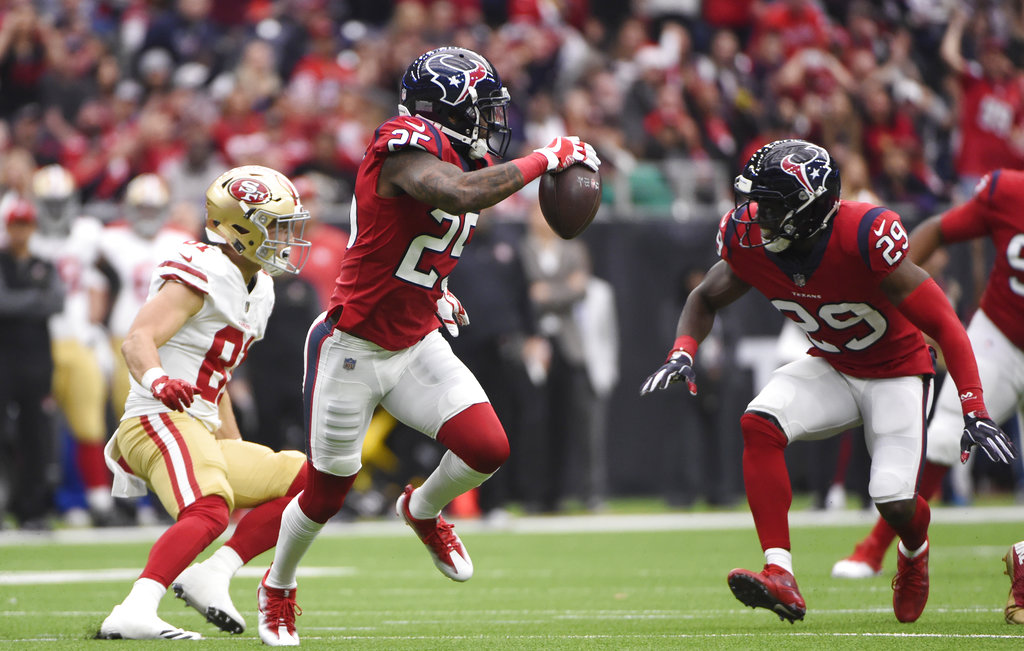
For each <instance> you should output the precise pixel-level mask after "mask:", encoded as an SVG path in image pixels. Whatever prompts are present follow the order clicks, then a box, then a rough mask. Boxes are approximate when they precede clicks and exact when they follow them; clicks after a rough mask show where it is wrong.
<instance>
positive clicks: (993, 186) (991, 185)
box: [988, 169, 1003, 201]
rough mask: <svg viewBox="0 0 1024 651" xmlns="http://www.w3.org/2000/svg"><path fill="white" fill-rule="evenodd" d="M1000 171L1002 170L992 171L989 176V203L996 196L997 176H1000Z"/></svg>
mask: <svg viewBox="0 0 1024 651" xmlns="http://www.w3.org/2000/svg"><path fill="white" fill-rule="evenodd" d="M1002 171H1003V170H1001V169H998V170H994V171H993V172H992V174H991V179H992V180H991V181H989V184H988V200H989V201H992V199H993V198H995V196H996V184H997V183H999V176H1000V174H1002Z"/></svg>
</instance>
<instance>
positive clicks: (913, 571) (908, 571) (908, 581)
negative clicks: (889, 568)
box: [892, 554, 925, 590]
mask: <svg viewBox="0 0 1024 651" xmlns="http://www.w3.org/2000/svg"><path fill="white" fill-rule="evenodd" d="M923 558H925V556H924V555H923V554H922V555H920V556H917V557H915V558H907V557H905V556H904V557H903V558H902V559H901V560H903V563H898V564H897V565H902V567H899V569H897V571H896V576H894V577H892V589H893V590H896V589H899V588H903V589H909V590H923V589H924V586H925V575H924V573H923V572H921V571H920V570H919V568H920V565H921V562H922V559H923Z"/></svg>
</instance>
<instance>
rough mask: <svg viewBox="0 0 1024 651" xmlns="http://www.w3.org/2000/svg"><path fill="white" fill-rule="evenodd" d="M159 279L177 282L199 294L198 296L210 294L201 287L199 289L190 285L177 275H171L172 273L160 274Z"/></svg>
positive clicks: (192, 284)
mask: <svg viewBox="0 0 1024 651" xmlns="http://www.w3.org/2000/svg"><path fill="white" fill-rule="evenodd" d="M160 277H161V278H163V279H164V280H173V281H175V282H179V283H181V284H182V285H184V286H186V287H189V288H191V289H193V290H195V291H197V292H199V293H200V294H209V293H210V292H208V291H206V290H205V289H203V288H202V287H199V286H198V285H196V284H195V283H190V282H189V281H187V280H185V279H184V278H182V277H181V276H179V275H178V274H173V273H168V274H160Z"/></svg>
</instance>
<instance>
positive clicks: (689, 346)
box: [668, 335, 697, 361]
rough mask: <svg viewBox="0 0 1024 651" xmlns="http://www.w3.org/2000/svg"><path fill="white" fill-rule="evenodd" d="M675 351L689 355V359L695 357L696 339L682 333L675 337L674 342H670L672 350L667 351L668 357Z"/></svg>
mask: <svg viewBox="0 0 1024 651" xmlns="http://www.w3.org/2000/svg"><path fill="white" fill-rule="evenodd" d="M677 352H684V353H686V354H687V355H689V356H690V360H691V361H692V360H694V359H696V356H697V340H696V339H694V338H693V337H691V336H690V335H683V336H681V337H676V340H675V343H673V344H672V350H671V351H669V353H668V359H671V358H672V356H673V355H675V354H676V353H677Z"/></svg>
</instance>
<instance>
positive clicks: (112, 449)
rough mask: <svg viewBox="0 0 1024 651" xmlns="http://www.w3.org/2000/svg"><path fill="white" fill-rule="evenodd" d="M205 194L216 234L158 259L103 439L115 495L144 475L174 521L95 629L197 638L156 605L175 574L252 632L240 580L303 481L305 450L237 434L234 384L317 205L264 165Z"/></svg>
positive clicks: (197, 598) (135, 490)
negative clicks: (239, 602) (237, 601)
mask: <svg viewBox="0 0 1024 651" xmlns="http://www.w3.org/2000/svg"><path fill="white" fill-rule="evenodd" d="M206 196H207V216H206V225H207V235H208V237H209V239H210V240H211V241H212V242H213V244H203V243H200V242H184V243H182V244H181V245H179V247H178V249H177V251H176V252H175V254H174V255H172V256H171V257H169V258H168V259H167V260H165V261H164V262H162V263H160V264H159V265H158V266H157V268H156V270H155V271H154V273H153V276H152V279H151V282H150V287H149V297H148V298H147V300H146V303H145V304H144V305H143V306H142V308H141V309H140V310H139V313H138V315H137V316H136V318H135V320H134V321H133V322H132V325H131V327H130V328H129V330H128V333H127V336H126V337H125V341H124V344H123V346H122V348H121V351H122V353H123V354H124V358H125V362H126V363H127V365H128V370H129V371H130V373H131V391H130V393H129V395H128V399H127V400H126V402H125V410H124V416H123V417H122V419H121V423H120V425H119V427H118V429H117V431H116V432H115V433H114V436H113V438H111V440H110V442H109V443H108V444H107V449H106V454H107V460H108V465H109V466H110V468H111V470H112V471H113V472H114V476H115V478H114V492H115V494H116V495H122V496H126V497H129V496H131V495H139V494H142V493H143V492H144V491H145V489H146V487H148V488H149V489H151V490H152V491H153V492H154V493H156V495H157V497H158V498H159V499H160V502H161V503H162V504H163V506H164V508H165V509H167V512H168V513H170V514H171V515H172V516H173V517H174V518H175V519H176V522H175V523H174V524H173V525H171V527H170V528H169V529H167V531H165V532H164V533H163V535H162V536H161V537H160V538H159V539H158V540H157V541H156V543H154V545H153V547H152V549H151V550H150V553H149V558H148V560H147V562H146V566H145V568H144V569H143V571H142V574H141V575H140V577H139V579H138V580H137V581H136V582H135V584H134V585H133V587H132V589H131V592H130V593H129V594H128V596H127V597H126V598H125V599H124V601H123V602H121V603H120V604H119V605H117V606H115V607H114V609H113V611H112V612H111V613H110V615H109V616H108V617H107V618H106V619H105V620H104V621H103V624H102V625H101V627H100V630H99V632H98V633H97V637H98V638H103V639H122V638H123V639H160V638H163V639H174V640H178V639H198V638H199V637H200V635H199V634H198V633H195V632H192V631H187V630H183V629H180V628H178V627H176V626H172V625H171V624H168V623H167V622H165V621H163V620H162V619H161V618H160V617H159V616H158V615H157V606H158V604H159V602H160V599H161V598H162V597H163V595H164V593H165V592H166V591H167V588H168V587H169V586H171V585H172V584H173V587H174V592H175V594H176V595H177V596H178V597H180V598H182V599H184V600H185V602H186V603H187V604H188V605H189V606H192V607H193V608H195V609H196V610H198V611H199V612H200V613H201V614H203V615H204V616H205V617H206V619H207V620H208V621H209V622H211V623H213V624H215V625H216V626H217V627H218V628H220V629H221V630H224V631H227V632H231V633H241V632H242V631H244V630H245V620H244V619H243V618H242V616H241V614H240V613H239V612H238V610H237V609H236V608H235V607H234V605H233V604H232V602H231V598H230V596H229V593H228V586H229V582H230V579H231V577H232V576H233V575H234V573H235V572H236V571H237V570H238V568H240V567H241V566H242V565H243V564H245V563H246V562H248V561H249V560H250V559H251V558H253V557H254V556H256V555H258V554H260V553H262V552H264V551H266V550H267V549H270V548H271V547H273V546H274V544H275V543H276V541H277V532H278V529H279V527H280V520H281V512H282V511H283V510H284V507H285V506H286V505H287V503H288V501H289V500H290V499H291V496H294V495H295V494H297V493H298V492H299V491H300V490H301V488H302V487H303V486H304V483H305V474H306V473H305V468H306V466H305V455H304V454H302V453H301V452H296V451H285V452H274V451H273V450H271V449H270V448H267V447H265V446H262V445H257V444H255V443H249V442H246V441H243V440H241V433H240V432H239V429H238V425H237V423H236V421H235V418H234V416H233V414H232V410H231V401H230V398H229V397H228V393H227V391H225V386H226V385H227V383H228V381H229V380H230V379H231V375H232V373H233V371H234V370H235V368H237V367H238V365H239V364H240V363H241V362H242V360H243V359H244V358H245V356H246V353H247V352H248V350H249V347H250V346H251V345H252V344H253V343H254V342H256V341H258V340H259V339H261V338H262V337H263V334H264V331H265V329H266V325H267V318H268V317H269V315H270V312H271V310H272V309H273V307H274V284H273V280H272V278H271V274H277V273H285V272H287V273H298V271H299V270H300V269H301V267H302V265H303V264H304V261H305V258H306V255H307V253H308V251H309V243H308V242H306V241H305V240H303V239H302V230H303V226H304V224H305V221H306V220H307V219H308V218H309V213H308V212H307V211H306V210H305V209H303V207H302V203H301V201H300V200H299V196H298V193H297V192H296V191H295V187H294V186H293V185H292V183H291V181H289V180H288V179H287V178H286V177H285V176H283V175H282V174H280V173H278V172H276V171H274V170H272V169H269V168H266V167H261V166H256V165H249V166H244V167H238V168H235V169H232V170H229V171H228V172H226V173H224V174H223V175H221V176H220V177H219V178H218V179H217V180H216V181H214V182H213V184H212V185H211V186H210V188H209V190H208V191H207V195H206ZM296 399H299V396H298V395H296ZM234 508H248V509H251V510H250V511H249V512H248V513H247V514H246V515H245V516H244V517H242V519H241V520H240V521H239V522H238V525H237V527H236V529H235V532H234V535H233V536H232V537H231V538H230V539H229V540H228V541H227V542H226V543H225V544H224V546H222V547H221V548H219V549H218V550H217V551H216V552H214V554H213V556H211V557H210V558H208V559H207V560H205V561H203V562H202V563H199V564H196V565H192V566H191V567H189V564H190V563H192V561H193V560H194V559H195V558H196V556H197V555H198V554H199V553H200V552H202V551H203V549H205V548H206V547H207V545H209V544H210V543H211V542H212V541H213V540H214V539H216V538H217V536H219V535H220V534H221V533H223V532H224V530H225V529H226V528H227V525H228V515H229V513H230V512H231V510H232V509H234ZM186 568H187V569H186Z"/></svg>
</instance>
